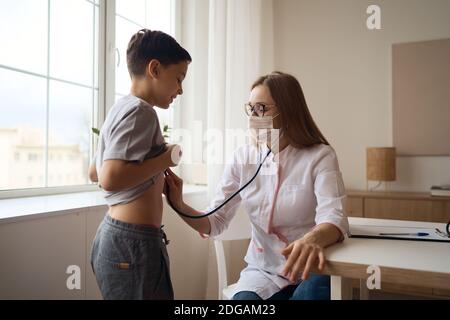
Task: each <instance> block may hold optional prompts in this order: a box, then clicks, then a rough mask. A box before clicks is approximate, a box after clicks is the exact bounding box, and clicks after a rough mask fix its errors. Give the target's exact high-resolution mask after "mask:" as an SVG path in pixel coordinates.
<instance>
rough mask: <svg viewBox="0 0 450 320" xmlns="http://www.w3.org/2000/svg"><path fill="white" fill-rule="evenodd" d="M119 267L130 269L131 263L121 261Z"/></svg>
mask: <svg viewBox="0 0 450 320" xmlns="http://www.w3.org/2000/svg"><path fill="white" fill-rule="evenodd" d="M119 269H124V270H128V269H130V264H129V263H127V262H121V263H119Z"/></svg>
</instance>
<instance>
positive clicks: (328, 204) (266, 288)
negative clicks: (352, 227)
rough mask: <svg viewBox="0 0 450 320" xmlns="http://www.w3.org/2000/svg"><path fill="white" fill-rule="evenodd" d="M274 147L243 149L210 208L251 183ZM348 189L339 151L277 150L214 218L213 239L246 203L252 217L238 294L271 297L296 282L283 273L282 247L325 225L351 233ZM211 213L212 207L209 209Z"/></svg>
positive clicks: (325, 147) (324, 148)
mask: <svg viewBox="0 0 450 320" xmlns="http://www.w3.org/2000/svg"><path fill="white" fill-rule="evenodd" d="M267 151H268V148H267V147H263V148H262V149H260V150H259V152H258V149H257V148H256V147H254V146H250V145H247V146H244V147H241V148H239V149H238V150H237V151H236V152H235V153H234V156H233V158H232V161H231V163H228V164H227V165H226V167H225V171H224V174H223V176H222V180H221V181H220V183H219V185H218V187H217V191H216V194H215V196H214V197H213V200H212V201H211V203H210V206H209V208H215V207H217V206H218V205H220V204H221V203H222V202H223V201H224V200H225V199H227V198H228V197H229V196H230V195H231V194H232V193H234V192H235V191H236V190H238V189H239V188H240V187H241V186H242V185H244V184H245V183H247V182H248V181H249V180H250V179H251V177H252V176H253V175H254V174H255V172H256V169H257V168H258V164H259V161H258V154H260V155H261V157H262V158H264V156H265V155H266V154H267ZM345 199H346V195H345V188H344V183H343V181H342V175H341V172H340V170H339V165H338V161H337V158H336V154H335V152H334V150H333V149H332V148H331V147H330V146H328V145H324V144H318V145H314V146H312V147H309V148H303V149H297V148H295V147H292V146H290V145H289V146H287V147H286V148H285V149H283V150H282V151H281V152H280V153H278V154H277V155H274V154H273V153H271V154H270V155H269V156H268V158H267V159H266V161H265V162H264V165H263V167H262V169H261V171H260V173H259V175H258V176H257V177H256V179H255V180H254V181H253V182H252V183H251V184H250V185H249V186H248V187H247V188H246V189H244V190H243V191H242V192H241V193H240V194H239V195H238V196H236V197H235V198H234V199H233V200H231V201H230V202H229V203H228V204H227V205H225V206H224V207H223V208H222V209H221V210H219V211H218V212H216V213H215V214H214V215H211V216H209V217H208V219H209V221H210V223H211V232H210V234H209V237H211V238H214V237H215V236H217V235H219V234H220V233H222V232H223V231H224V230H225V229H226V228H227V227H228V225H229V223H230V221H231V219H232V218H233V217H234V215H235V213H236V211H237V208H238V206H239V204H240V203H241V202H242V204H243V205H244V208H245V211H246V212H247V214H248V215H249V218H250V222H251V227H252V237H251V242H250V245H249V248H248V250H247V254H246V256H245V261H246V262H247V264H248V265H247V267H246V268H245V269H244V270H242V272H241V275H240V278H239V281H238V283H237V286H236V288H235V292H234V293H237V292H239V291H253V292H256V293H257V294H258V295H259V296H260V297H261V298H262V299H268V298H269V297H271V296H272V295H273V294H275V293H276V292H278V291H280V290H281V289H282V288H284V287H286V286H287V285H290V284H296V283H299V281H296V282H291V281H290V280H289V279H287V278H285V277H284V276H282V275H281V272H282V270H283V268H284V265H285V263H286V259H285V257H284V256H283V255H282V254H281V250H282V249H283V248H285V247H286V246H287V245H288V244H289V243H291V242H293V241H295V240H297V239H300V238H302V237H303V236H304V235H305V234H306V233H307V232H309V231H310V230H311V229H312V228H313V227H314V226H316V225H318V224H321V223H331V224H333V225H335V226H336V227H337V228H338V229H339V230H340V231H341V232H342V234H343V235H345V234H347V232H348V228H349V227H348V220H347V216H346V214H345ZM206 211H209V209H208V210H206Z"/></svg>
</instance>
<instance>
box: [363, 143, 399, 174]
mask: <svg viewBox="0 0 450 320" xmlns="http://www.w3.org/2000/svg"><path fill="white" fill-rule="evenodd" d="M367 180H377V181H395V148H367Z"/></svg>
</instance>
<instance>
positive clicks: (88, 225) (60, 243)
mask: <svg viewBox="0 0 450 320" xmlns="http://www.w3.org/2000/svg"><path fill="white" fill-rule="evenodd" d="M205 195H206V191H205V192H199V193H195V194H190V195H188V196H186V201H187V202H188V203H189V204H191V205H193V206H194V207H204V206H205V205H206V202H205V198H206V196H205ZM106 210H107V208H106V206H100V207H94V208H87V209H80V210H73V211H70V212H60V213H55V214H52V215H50V216H47V217H41V218H35V219H33V218H29V219H26V220H22V221H17V222H12V223H0V299H56V300H57V299H101V295H100V291H99V290H98V287H97V284H96V281H95V278H94V274H93V272H92V269H91V266H90V249H91V244H92V240H93V239H94V236H95V232H96V231H97V227H98V225H99V223H100V222H101V220H102V219H103V217H104V215H105V213H106ZM163 224H164V225H165V227H164V230H165V231H166V233H167V237H168V239H169V240H171V242H170V244H169V245H168V247H167V249H168V253H169V256H170V263H171V276H172V283H173V287H174V291H175V299H204V297H205V294H206V273H207V262H208V242H209V241H207V240H204V239H201V238H200V236H199V235H198V234H197V233H196V232H194V231H193V230H192V229H191V228H190V227H188V226H187V225H186V224H185V223H184V222H183V221H182V220H181V219H180V218H179V217H178V216H177V215H176V213H174V212H173V211H172V209H170V208H168V207H167V205H166V204H165V206H164V217H163ZM70 265H77V266H79V267H80V270H81V290H68V289H67V287H66V281H67V278H68V277H69V275H68V274H66V270H67V267H68V266H70Z"/></svg>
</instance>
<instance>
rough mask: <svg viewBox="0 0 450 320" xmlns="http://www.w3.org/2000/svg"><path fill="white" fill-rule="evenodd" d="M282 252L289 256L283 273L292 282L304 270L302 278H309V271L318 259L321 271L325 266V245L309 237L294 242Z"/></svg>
mask: <svg viewBox="0 0 450 320" xmlns="http://www.w3.org/2000/svg"><path fill="white" fill-rule="evenodd" d="M281 253H282V254H283V255H284V256H285V257H286V258H287V262H286V264H285V266H284V269H283V272H282V275H283V276H285V277H288V278H289V279H290V280H291V281H292V282H296V281H297V280H298V277H299V274H300V272H302V271H303V272H302V280H306V279H308V276H309V271H310V270H311V268H312V267H313V266H314V265H315V264H316V263H317V261H319V271H322V270H323V268H324V266H325V254H324V252H323V247H322V246H320V245H318V244H317V243H315V242H313V241H310V240H308V239H307V238H301V239H298V240H296V241H294V242H292V243H291V244H289V245H288V246H287V247H286V248H284V249H283V251H282V252H281Z"/></svg>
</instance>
